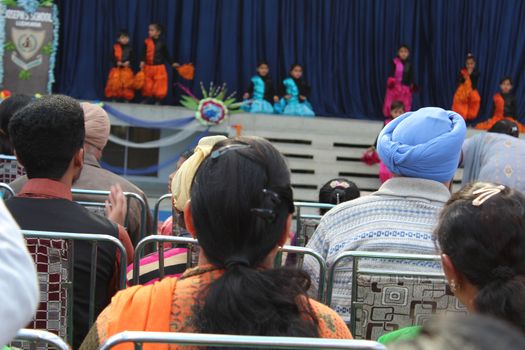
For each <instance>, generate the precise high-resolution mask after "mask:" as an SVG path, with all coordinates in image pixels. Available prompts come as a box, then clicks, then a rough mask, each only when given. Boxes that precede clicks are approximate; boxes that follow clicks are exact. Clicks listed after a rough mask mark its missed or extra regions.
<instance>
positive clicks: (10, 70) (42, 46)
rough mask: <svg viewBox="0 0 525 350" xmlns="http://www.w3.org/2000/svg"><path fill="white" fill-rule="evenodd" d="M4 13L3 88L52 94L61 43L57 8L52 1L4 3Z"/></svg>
mask: <svg viewBox="0 0 525 350" xmlns="http://www.w3.org/2000/svg"><path fill="white" fill-rule="evenodd" d="M0 12H1V13H2V15H1V18H0V31H1V30H3V35H2V33H0V41H2V40H1V39H3V42H0V50H1V47H3V51H4V52H3V55H1V57H2V70H1V71H0V78H1V80H2V88H4V89H7V90H9V91H11V92H14V93H24V94H28V95H33V94H40V93H49V92H51V86H52V83H53V81H54V76H53V69H54V62H55V54H56V46H57V43H58V16H57V9H56V6H55V5H53V3H52V1H37V0H18V1H15V0H3V1H2V2H0ZM2 22H3V23H2Z"/></svg>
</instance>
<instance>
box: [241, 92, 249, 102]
mask: <svg viewBox="0 0 525 350" xmlns="http://www.w3.org/2000/svg"><path fill="white" fill-rule="evenodd" d="M242 98H243V99H245V100H247V99H249V98H250V94H249V93H247V92H245V93H244V95H242Z"/></svg>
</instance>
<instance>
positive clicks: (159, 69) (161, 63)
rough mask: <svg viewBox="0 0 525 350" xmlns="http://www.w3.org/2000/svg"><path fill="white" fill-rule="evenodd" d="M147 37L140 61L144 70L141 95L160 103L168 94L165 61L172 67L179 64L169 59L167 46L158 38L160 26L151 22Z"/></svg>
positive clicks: (160, 30)
mask: <svg viewBox="0 0 525 350" xmlns="http://www.w3.org/2000/svg"><path fill="white" fill-rule="evenodd" d="M148 35H149V37H148V38H147V39H146V40H145V41H144V44H145V47H144V52H143V55H142V61H141V62H140V68H141V69H143V70H144V85H143V86H142V96H143V97H145V98H149V99H151V98H153V99H155V101H156V102H155V104H160V101H161V100H163V99H164V98H165V97H166V95H167V94H168V72H167V71H166V66H165V63H166V62H168V63H170V64H171V65H172V66H173V67H174V68H177V67H179V66H180V65H179V64H178V63H176V62H174V61H172V60H171V59H170V56H169V54H168V48H167V46H166V44H164V42H162V41H161V40H160V36H161V35H162V26H161V25H160V24H158V23H152V24H150V25H149V27H148Z"/></svg>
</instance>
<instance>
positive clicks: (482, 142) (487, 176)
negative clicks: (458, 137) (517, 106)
mask: <svg viewBox="0 0 525 350" xmlns="http://www.w3.org/2000/svg"><path fill="white" fill-rule="evenodd" d="M518 136H519V130H518V126H517V125H516V123H514V122H512V121H510V120H500V121H499V122H497V123H496V124H494V126H493V127H492V128H491V129H490V130H489V131H488V132H486V133H481V134H478V135H475V136H473V137H471V138H469V139H468V140H466V141H465V143H464V144H463V160H462V164H463V168H464V169H463V181H462V184H463V185H467V184H469V183H472V182H476V181H484V182H494V183H499V184H502V185H505V186H509V187H511V188H514V189H516V190H519V191H522V192H524V191H525V179H524V178H523V176H522V174H523V172H524V171H525V140H522V139H520V138H518Z"/></svg>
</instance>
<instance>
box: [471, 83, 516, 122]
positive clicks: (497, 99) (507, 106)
mask: <svg viewBox="0 0 525 350" xmlns="http://www.w3.org/2000/svg"><path fill="white" fill-rule="evenodd" d="M499 88H500V92H499V93H497V94H495V95H494V98H493V101H494V104H493V106H492V117H491V118H490V119H489V120H486V121H484V122H481V123H479V124H477V125H476V129H481V130H489V129H490V128H492V126H494V124H496V123H497V122H498V121H500V120H502V119H508V120H511V121H513V122H515V123H516V124H518V126H519V129H520V131H521V132H525V125H523V124H521V123H519V122H518V121H517V119H518V112H517V109H516V105H517V103H516V98H515V97H514V95H512V92H511V91H512V79H511V78H510V77H503V78H502V79H501V80H500V83H499Z"/></svg>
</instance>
